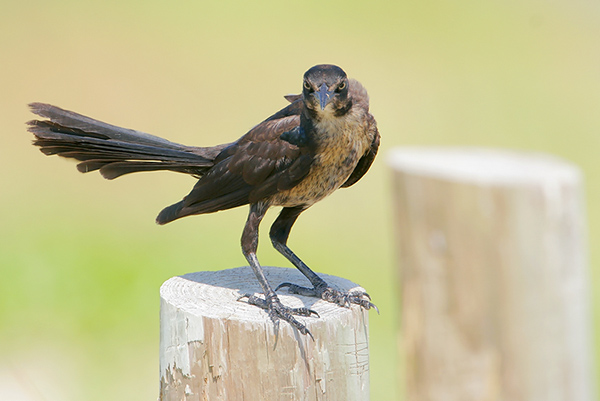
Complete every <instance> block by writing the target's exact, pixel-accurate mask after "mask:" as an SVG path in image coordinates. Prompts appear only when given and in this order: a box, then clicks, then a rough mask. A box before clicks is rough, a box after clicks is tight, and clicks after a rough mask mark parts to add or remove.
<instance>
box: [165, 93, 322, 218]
mask: <svg viewBox="0 0 600 401" xmlns="http://www.w3.org/2000/svg"><path fill="white" fill-rule="evenodd" d="M300 102H301V101H300ZM300 111H301V103H300V104H299V103H297V102H294V103H292V104H290V105H289V106H287V107H286V108H284V109H282V110H280V111H279V112H277V113H276V114H274V115H273V116H271V117H269V118H268V119H266V120H265V121H263V122H262V123H260V124H258V125H257V126H255V127H254V128H252V129H251V130H250V131H249V132H248V133H247V134H246V135H244V136H243V137H241V138H240V139H239V140H238V141H236V142H234V143H232V144H231V145H229V146H227V147H226V148H224V149H223V150H222V151H221V153H220V154H219V155H218V156H217V157H216V158H215V166H214V167H213V168H211V169H210V170H209V171H208V172H206V174H205V175H204V176H203V177H202V178H201V179H200V180H199V181H198V182H197V183H196V185H195V186H194V188H193V189H192V191H191V192H190V193H189V194H188V195H187V196H186V197H185V198H184V200H183V201H182V202H180V203H177V204H175V205H172V206H170V207H168V208H166V209H165V210H164V211H163V212H161V214H160V215H159V217H158V218H157V221H158V222H159V223H160V224H164V223H167V222H169V221H172V220H175V219H178V218H180V217H184V216H188V215H192V214H203V213H212V212H216V211H219V210H225V209H230V208H233V207H237V206H242V205H244V204H248V203H254V202H257V201H259V200H261V199H263V198H265V197H267V196H270V195H272V194H274V193H275V192H276V191H277V190H278V188H282V187H285V188H288V187H289V188H291V187H293V186H294V185H296V184H297V183H298V182H299V181H300V179H301V178H302V177H304V176H305V175H306V174H307V173H308V169H309V168H310V163H311V161H312V157H310V156H307V155H305V154H303V152H302V150H301V149H300V148H299V147H298V146H296V145H293V144H291V143H289V142H287V141H284V140H282V139H281V138H280V136H281V134H282V133H283V132H286V131H290V130H292V129H294V128H295V127H297V126H299V125H300V116H299V114H300Z"/></svg>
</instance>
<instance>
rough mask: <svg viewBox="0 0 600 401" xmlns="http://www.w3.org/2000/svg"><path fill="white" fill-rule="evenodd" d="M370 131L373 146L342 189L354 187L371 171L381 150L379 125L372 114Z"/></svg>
mask: <svg viewBox="0 0 600 401" xmlns="http://www.w3.org/2000/svg"><path fill="white" fill-rule="evenodd" d="M368 130H369V131H371V133H372V135H373V141H371V146H370V147H369V148H368V149H367V151H366V152H365V153H364V154H363V156H362V157H361V158H360V160H359V161H358V164H357V165H356V167H355V168H354V171H353V172H352V174H350V177H348V179H347V180H346V182H345V183H343V184H342V188H347V187H349V186H351V185H354V184H355V183H356V182H357V181H358V180H360V179H361V178H362V176H363V175H365V173H366V172H367V171H368V170H369V167H371V164H373V160H375V156H376V155H377V150H378V149H379V131H378V130H377V123H376V122H375V119H374V118H373V116H372V115H370V114H369V127H368Z"/></svg>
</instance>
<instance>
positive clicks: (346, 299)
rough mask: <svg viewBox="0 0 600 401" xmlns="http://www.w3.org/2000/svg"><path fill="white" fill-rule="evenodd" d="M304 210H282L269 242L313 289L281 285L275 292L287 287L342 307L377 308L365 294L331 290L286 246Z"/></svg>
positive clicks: (274, 224) (290, 208) (290, 290)
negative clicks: (303, 276)
mask: <svg viewBox="0 0 600 401" xmlns="http://www.w3.org/2000/svg"><path fill="white" fill-rule="evenodd" d="M304 210H306V208H305V207H301V206H297V207H286V208H283V210H282V211H281V213H280V214H279V216H278V217H277V219H276V220H275V222H274V223H273V225H272V226H271V231H270V233H269V234H270V237H271V242H272V243H273V246H274V247H275V249H277V250H278V251H279V253H281V254H282V255H283V256H285V257H286V258H287V259H288V260H289V261H290V262H292V264H293V265H294V266H296V268H297V269H298V270H300V272H301V273H302V274H304V275H305V276H306V278H307V279H308V280H309V281H310V283H311V284H312V285H313V288H306V287H301V286H299V285H297V284H292V283H282V284H279V286H278V287H277V288H276V289H275V291H277V290H278V289H280V288H283V287H287V288H288V291H289V292H291V293H293V294H299V295H305V296H311V297H317V298H321V299H324V300H325V301H328V302H332V303H335V304H338V305H340V306H344V307H347V308H348V307H350V305H351V304H357V305H360V306H362V307H363V308H365V309H371V308H375V310H377V312H379V310H378V309H377V307H376V306H375V305H374V304H373V303H371V297H370V296H369V294H367V293H366V292H362V291H353V292H342V291H339V290H336V289H334V288H331V287H330V286H329V285H328V284H327V283H326V282H325V280H323V279H322V278H321V277H319V276H318V275H317V274H316V273H315V272H313V271H312V270H311V269H310V268H309V267H308V266H307V265H306V264H305V263H304V262H303V261H302V260H301V259H300V258H299V257H298V256H296V254H295V253H294V252H292V250H291V249H290V248H288V246H287V239H288V237H289V235H290V230H291V229H292V226H293V225H294V222H295V221H296V219H297V218H298V216H299V215H300V213H302V212H303V211H304Z"/></svg>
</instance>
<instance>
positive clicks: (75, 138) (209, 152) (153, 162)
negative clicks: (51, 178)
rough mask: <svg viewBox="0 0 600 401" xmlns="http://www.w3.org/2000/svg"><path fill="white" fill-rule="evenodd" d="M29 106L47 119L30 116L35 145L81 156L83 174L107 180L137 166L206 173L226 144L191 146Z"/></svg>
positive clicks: (53, 152)
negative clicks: (91, 174) (92, 173)
mask: <svg viewBox="0 0 600 401" xmlns="http://www.w3.org/2000/svg"><path fill="white" fill-rule="evenodd" d="M29 106H30V107H31V111H32V112H33V113H35V114H37V115H39V116H42V117H45V118H48V120H32V121H29V122H28V124H29V131H30V132H32V133H33V134H34V135H35V137H36V139H35V140H34V141H33V144H34V145H36V146H39V147H40V150H41V151H42V152H43V153H44V154H46V155H59V156H62V157H68V158H73V159H76V160H79V161H81V163H79V164H78V165H77V169H78V170H79V171H81V172H83V173H86V172H89V171H94V170H100V174H102V176H103V177H104V178H107V179H109V180H111V179H114V178H117V177H120V176H122V175H124V174H129V173H134V172H138V171H156V170H170V171H175V172H179V173H187V174H192V175H202V174H203V173H204V172H205V171H206V170H207V169H208V168H210V167H212V166H213V161H214V159H215V157H216V156H217V155H218V154H219V152H220V151H221V150H222V149H223V148H224V147H225V146H226V144H225V145H220V146H215V147H208V148H199V147H189V146H184V145H180V144H178V143H174V142H170V141H167V140H166V139H163V138H159V137H157V136H153V135H149V134H146V133H143V132H139V131H134V130H131V129H127V128H121V127H117V126H114V125H110V124H106V123H103V122H101V121H98V120H94V119H92V118H89V117H85V116H82V115H81V114H77V113H74V112H71V111H67V110H63V109H60V108H58V107H56V106H51V105H49V104H44V103H32V104H30V105H29Z"/></svg>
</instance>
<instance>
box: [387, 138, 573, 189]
mask: <svg viewBox="0 0 600 401" xmlns="http://www.w3.org/2000/svg"><path fill="white" fill-rule="evenodd" d="M388 163H389V164H390V166H391V167H392V168H394V169H396V170H399V171H404V172H407V173H409V174H416V175H423V176H429V177H434V178H440V179H445V180H450V181H458V182H466V183H474V184H483V183H485V184H498V185H507V184H508V185H519V184H521V185H523V184H542V185H544V184H545V183H548V184H554V183H557V182H569V183H573V182H579V181H580V179H581V173H580V171H579V169H578V168H577V167H576V166H574V165H572V164H570V163H568V162H565V161H564V160H561V159H560V158H557V157H553V156H549V155H547V154H541V153H530V152H527V153H526V152H518V151H513V150H499V149H486V148H476V147H472V148H469V147H458V148H429V147H428V148H424V147H403V148H397V149H394V150H393V151H392V152H390V154H389V157H388Z"/></svg>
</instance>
